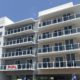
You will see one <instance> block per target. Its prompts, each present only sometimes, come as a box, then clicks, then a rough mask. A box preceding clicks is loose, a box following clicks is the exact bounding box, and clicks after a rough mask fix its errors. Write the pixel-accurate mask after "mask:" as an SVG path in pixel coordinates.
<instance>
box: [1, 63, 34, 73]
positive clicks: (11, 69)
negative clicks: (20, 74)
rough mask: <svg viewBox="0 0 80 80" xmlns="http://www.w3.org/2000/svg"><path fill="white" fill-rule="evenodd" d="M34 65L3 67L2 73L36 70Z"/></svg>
mask: <svg viewBox="0 0 80 80" xmlns="http://www.w3.org/2000/svg"><path fill="white" fill-rule="evenodd" d="M34 69H35V67H34V64H31V63H24V64H13V65H1V66H0V71H21V70H34Z"/></svg>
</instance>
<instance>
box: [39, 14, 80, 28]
mask: <svg viewBox="0 0 80 80" xmlns="http://www.w3.org/2000/svg"><path fill="white" fill-rule="evenodd" d="M76 18H80V13H74V14H71V15H68V16H65V17H58V18H55V19H50V20H46V21H43V22H40V24H39V28H42V27H47V25H51V24H56V23H60V22H63V21H68V20H72V19H76Z"/></svg>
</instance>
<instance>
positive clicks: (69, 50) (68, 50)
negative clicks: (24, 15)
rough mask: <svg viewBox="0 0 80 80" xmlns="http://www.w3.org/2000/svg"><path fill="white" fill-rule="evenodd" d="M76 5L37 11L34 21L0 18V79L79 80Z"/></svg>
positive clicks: (79, 18)
mask: <svg viewBox="0 0 80 80" xmlns="http://www.w3.org/2000/svg"><path fill="white" fill-rule="evenodd" d="M79 26H80V4H77V5H73V3H72V2H70V3H67V4H64V5H60V6H57V7H54V8H51V9H47V10H44V11H40V12H39V15H38V19H37V20H35V19H33V18H30V19H25V20H22V21H19V22H13V21H11V20H10V19H8V18H7V17H4V18H1V19H0V80H35V79H36V80H71V77H72V74H76V76H77V78H78V79H80V54H79V52H80V38H79V37H80V27H79Z"/></svg>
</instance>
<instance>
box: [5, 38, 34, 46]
mask: <svg viewBox="0 0 80 80" xmlns="http://www.w3.org/2000/svg"><path fill="white" fill-rule="evenodd" d="M29 42H34V39H33V37H29V38H27V37H24V38H21V39H15V40H10V41H7V42H5V43H4V46H6V45H15V44H20V43H29Z"/></svg>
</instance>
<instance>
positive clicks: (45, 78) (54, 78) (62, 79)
mask: <svg viewBox="0 0 80 80" xmlns="http://www.w3.org/2000/svg"><path fill="white" fill-rule="evenodd" d="M8 77H9V80H33V76H32V75H18V76H17V75H16V76H14V75H13V76H8ZM76 77H77V80H80V76H79V75H76ZM34 80H72V74H65V75H64V74H61V75H36V76H35V79H34Z"/></svg>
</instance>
